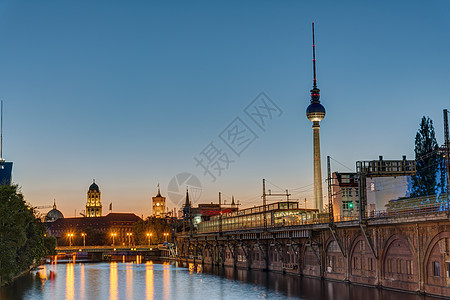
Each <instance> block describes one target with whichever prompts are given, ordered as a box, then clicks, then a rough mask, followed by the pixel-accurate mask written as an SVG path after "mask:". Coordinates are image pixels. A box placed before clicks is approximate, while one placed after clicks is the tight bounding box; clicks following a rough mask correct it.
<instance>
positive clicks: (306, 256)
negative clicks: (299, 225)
mask: <svg viewBox="0 0 450 300" xmlns="http://www.w3.org/2000/svg"><path fill="white" fill-rule="evenodd" d="M316 251H317V254H318V255H319V257H321V249H320V247H319V248H318V249H316ZM320 265H321V262H320V261H319V260H318V259H317V257H316V256H315V254H314V252H313V250H312V247H311V246H306V244H303V247H302V252H301V268H302V274H303V275H307V276H316V277H319V276H320Z"/></svg>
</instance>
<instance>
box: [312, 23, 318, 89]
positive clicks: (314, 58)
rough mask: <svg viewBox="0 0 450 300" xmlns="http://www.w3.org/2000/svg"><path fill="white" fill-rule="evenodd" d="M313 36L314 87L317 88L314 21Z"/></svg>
mask: <svg viewBox="0 0 450 300" xmlns="http://www.w3.org/2000/svg"><path fill="white" fill-rule="evenodd" d="M312 38H313V45H312V49H313V70H314V79H313V89H317V78H316V42H315V38H314V22H312Z"/></svg>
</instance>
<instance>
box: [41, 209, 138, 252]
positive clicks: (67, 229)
mask: <svg viewBox="0 0 450 300" xmlns="http://www.w3.org/2000/svg"><path fill="white" fill-rule="evenodd" d="M140 220H142V219H141V218H139V217H138V216H136V215H135V214H133V213H109V214H107V215H106V216H101V217H89V218H84V217H80V218H78V217H77V218H59V219H57V220H55V221H54V222H46V226H47V232H48V234H50V235H52V236H54V237H56V238H57V240H58V244H67V234H69V233H72V234H74V239H75V240H78V241H80V239H81V238H80V237H81V234H82V233H86V231H89V232H94V233H96V234H103V237H104V239H106V241H107V242H106V244H109V245H111V244H112V242H113V240H114V245H123V244H125V245H126V244H127V243H128V242H129V241H130V237H129V235H127V233H128V234H130V233H132V232H133V225H134V223H136V222H138V221H140ZM113 236H114V238H113ZM93 243H94V244H96V245H98V244H101V243H99V242H97V241H93ZM74 244H75V243H74Z"/></svg>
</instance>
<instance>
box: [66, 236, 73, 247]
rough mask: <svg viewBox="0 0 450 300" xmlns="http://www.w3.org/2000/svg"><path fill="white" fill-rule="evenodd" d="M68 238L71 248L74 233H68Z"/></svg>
mask: <svg viewBox="0 0 450 300" xmlns="http://www.w3.org/2000/svg"><path fill="white" fill-rule="evenodd" d="M67 237H68V238H69V247H72V238H73V233H68V234H67Z"/></svg>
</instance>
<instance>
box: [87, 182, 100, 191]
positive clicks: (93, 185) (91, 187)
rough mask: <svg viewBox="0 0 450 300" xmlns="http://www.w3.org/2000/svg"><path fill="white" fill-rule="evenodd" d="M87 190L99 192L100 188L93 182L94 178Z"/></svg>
mask: <svg viewBox="0 0 450 300" xmlns="http://www.w3.org/2000/svg"><path fill="white" fill-rule="evenodd" d="M89 191H90V192H100V189H99V188H98V185H97V184H96V183H95V180H94V182H93V183H92V184H91V186H90V187H89Z"/></svg>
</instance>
